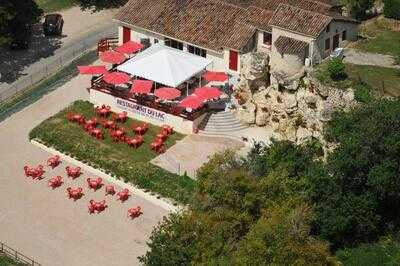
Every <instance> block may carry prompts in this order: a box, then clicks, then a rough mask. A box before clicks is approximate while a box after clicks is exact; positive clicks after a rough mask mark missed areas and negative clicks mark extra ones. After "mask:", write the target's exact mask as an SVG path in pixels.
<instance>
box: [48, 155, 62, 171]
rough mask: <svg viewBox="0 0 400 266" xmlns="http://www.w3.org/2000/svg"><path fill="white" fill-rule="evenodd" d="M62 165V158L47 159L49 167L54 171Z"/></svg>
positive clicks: (55, 156)
mask: <svg viewBox="0 0 400 266" xmlns="http://www.w3.org/2000/svg"><path fill="white" fill-rule="evenodd" d="M60 163H61V160H60V156H59V155H54V156H53V157H50V158H49V159H47V166H50V167H51V168H52V169H54V168H56V167H57V166H58V165H59V164H60Z"/></svg>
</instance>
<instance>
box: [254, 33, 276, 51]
mask: <svg viewBox="0 0 400 266" xmlns="http://www.w3.org/2000/svg"><path fill="white" fill-rule="evenodd" d="M271 48H272V42H271V45H270V46H268V45H265V44H264V31H261V30H257V32H256V50H257V52H264V53H267V54H270V53H271Z"/></svg>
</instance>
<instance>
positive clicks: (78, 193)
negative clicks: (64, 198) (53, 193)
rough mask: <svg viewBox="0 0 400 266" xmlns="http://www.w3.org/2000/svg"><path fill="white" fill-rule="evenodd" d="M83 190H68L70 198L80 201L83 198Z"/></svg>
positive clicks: (69, 188) (78, 188)
mask: <svg viewBox="0 0 400 266" xmlns="http://www.w3.org/2000/svg"><path fill="white" fill-rule="evenodd" d="M82 191H83V188H81V187H77V188H71V187H68V188H67V193H68V198H70V199H74V201H76V200H78V199H80V198H81V197H82V196H83V193H82Z"/></svg>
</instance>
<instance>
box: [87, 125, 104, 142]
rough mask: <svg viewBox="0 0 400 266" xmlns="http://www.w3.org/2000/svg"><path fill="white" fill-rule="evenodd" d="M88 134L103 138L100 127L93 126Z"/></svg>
mask: <svg viewBox="0 0 400 266" xmlns="http://www.w3.org/2000/svg"><path fill="white" fill-rule="evenodd" d="M89 134H90V135H91V136H93V137H95V138H96V139H98V140H103V139H104V135H103V131H101V129H100V128H93V129H91V130H90V131H89Z"/></svg>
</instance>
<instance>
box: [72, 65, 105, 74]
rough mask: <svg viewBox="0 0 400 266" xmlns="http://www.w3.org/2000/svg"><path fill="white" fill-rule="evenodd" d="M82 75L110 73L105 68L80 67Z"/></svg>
mask: <svg viewBox="0 0 400 266" xmlns="http://www.w3.org/2000/svg"><path fill="white" fill-rule="evenodd" d="M78 69H79V73H80V74H88V75H96V74H101V75H104V74H107V73H108V71H107V69H106V67H105V66H78Z"/></svg>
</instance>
